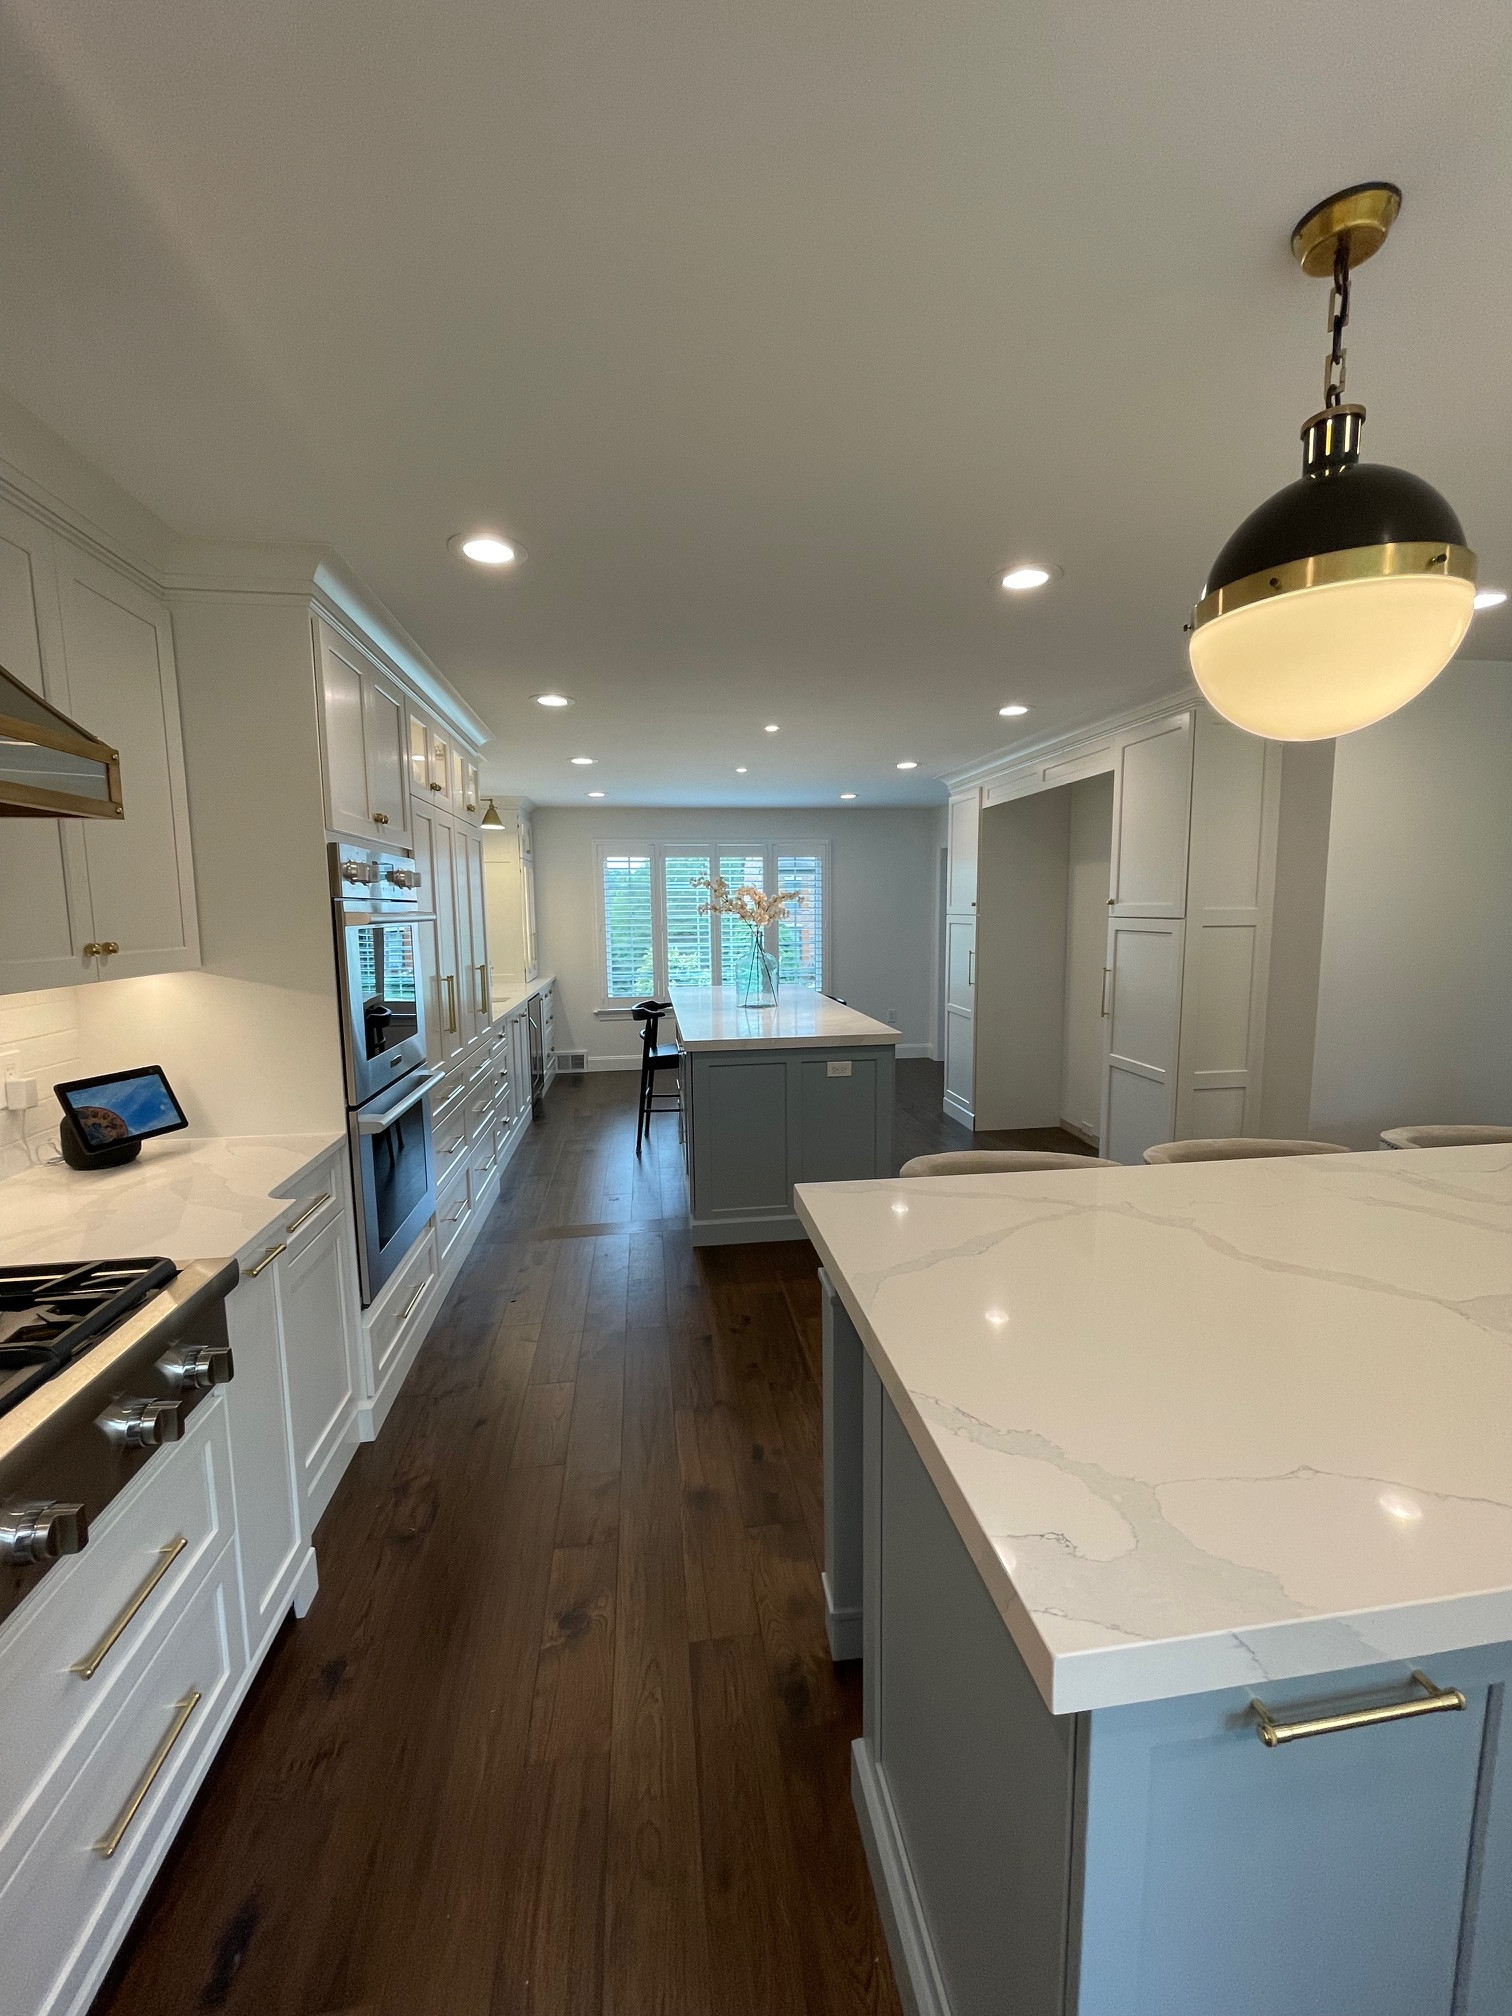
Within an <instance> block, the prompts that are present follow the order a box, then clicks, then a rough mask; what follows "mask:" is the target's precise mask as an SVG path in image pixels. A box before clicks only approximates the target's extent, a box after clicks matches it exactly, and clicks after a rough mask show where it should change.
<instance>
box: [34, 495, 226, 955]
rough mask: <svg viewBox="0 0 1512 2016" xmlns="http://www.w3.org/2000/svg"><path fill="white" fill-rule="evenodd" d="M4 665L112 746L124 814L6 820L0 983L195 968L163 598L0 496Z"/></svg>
mask: <svg viewBox="0 0 1512 2016" xmlns="http://www.w3.org/2000/svg"><path fill="white" fill-rule="evenodd" d="M0 664H4V665H5V667H6V669H7V670H8V671H10V672H12V673H13V674H14V675H15V676H16V677H17V678H19V679H20V680H22V682H23V683H24V684H26V685H29V686H31V687H33V689H34V690H35V691H37V692H40V693H41V694H42V695H43V697H44V698H46V699H48V700H50V701H51V702H52V704H53V705H54V706H55V707H59V708H61V709H62V710H63V712H64V713H65V714H68V715H69V716H71V717H72V718H73V719H75V720H77V721H79V722H80V723H81V725H82V726H84V727H85V728H87V729H88V730H89V732H90V733H91V734H94V735H98V736H99V737H100V738H101V739H102V740H103V741H106V742H108V743H109V744H110V745H111V747H112V748H115V749H118V750H119V751H120V757H121V791H122V799H123V816H122V817H121V818H120V819H119V820H114V819H112V820H104V819H89V820H77V821H75V820H55V819H36V820H33V819H7V820H5V821H3V822H0V990H4V991H7V992H10V991H17V990H20V989H27V988H34V987H56V986H72V985H76V984H77V983H78V982H80V981H82V980H91V979H115V978H123V977H127V976H130V975H134V974H140V973H164V972H176V971H180V970H182V969H183V968H185V967H193V966H198V964H199V928H198V920H197V916H196V910H195V900H194V865H193V856H192V853H191V850H190V844H189V801H188V792H187V789H186V786H185V779H184V754H183V738H182V735H181V733H180V728H179V711H178V685H177V680H176V677H175V672H174V660H173V630H172V624H171V621H170V618H169V613H168V608H167V605H166V604H165V603H163V602H162V601H160V600H159V599H158V598H157V597H156V596H154V595H151V594H149V593H148V591H147V590H146V589H145V588H143V587H142V586H141V585H140V583H139V582H137V581H135V580H134V579H132V578H131V577H130V576H128V575H127V574H125V573H123V572H121V571H120V570H119V569H117V568H114V567H111V566H109V565H107V564H106V563H105V562H104V561H103V560H100V559H97V558H96V557H95V556H94V555H93V554H90V553H85V552H83V551H82V550H81V549H80V548H78V547H76V546H74V545H73V544H72V543H71V542H70V541H68V540H66V539H63V538H61V537H58V536H57V535H55V534H53V533H51V532H49V531H48V530H47V529H46V528H45V527H43V526H41V525H38V524H37V523H36V522H35V520H33V519H31V518H30V517H29V516H28V515H27V514H26V513H25V512H23V511H19V510H17V509H16V508H15V507H14V506H12V505H9V504H5V505H0ZM104 948H108V949H104Z"/></svg>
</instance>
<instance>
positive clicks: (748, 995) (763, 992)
mask: <svg viewBox="0 0 1512 2016" xmlns="http://www.w3.org/2000/svg"><path fill="white" fill-rule="evenodd" d="M750 935H751V944H750V949H749V951H748V952H747V954H746V960H745V971H744V973H743V974H742V976H741V982H740V1005H741V1007H742V1008H775V1007H776V1006H777V961H776V960H775V959H774V958H773V956H772V954H771V953H770V952H768V950H767V949H766V946H765V945H764V944H763V943H762V934H761V933H760V932H759V931H752V932H751V934H750Z"/></svg>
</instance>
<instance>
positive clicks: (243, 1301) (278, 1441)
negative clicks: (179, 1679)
mask: <svg viewBox="0 0 1512 2016" xmlns="http://www.w3.org/2000/svg"><path fill="white" fill-rule="evenodd" d="M226 1329H227V1333H228V1335H229V1337H230V1340H231V1351H232V1355H233V1357H234V1359H235V1361H236V1377H235V1378H234V1379H233V1380H232V1381H231V1383H230V1385H229V1386H228V1387H227V1388H226V1421H227V1426H228V1427H229V1429H230V1431H231V1464H232V1472H233V1485H234V1490H235V1497H236V1538H237V1551H238V1553H239V1555H240V1557H241V1569H242V1591H243V1600H244V1601H245V1604H246V1612H247V1638H248V1651H249V1654H250V1656H251V1657H252V1658H254V1659H255V1658H256V1657H257V1656H258V1654H259V1653H260V1651H261V1649H262V1646H263V1644H264V1642H265V1641H266V1639H267V1637H268V1634H269V1632H270V1631H271V1630H272V1629H273V1628H274V1627H275V1626H276V1625H277V1623H278V1620H279V1618H280V1616H281V1615H282V1614H283V1591H284V1587H285V1578H286V1577H287V1575H288V1572H289V1570H290V1568H291V1567H292V1566H293V1562H294V1557H295V1555H296V1554H297V1553H298V1551H299V1548H300V1544H301V1543H300V1527H299V1488H298V1481H297V1477H296V1474H295V1466H294V1450H293V1445H292V1442H291V1439H290V1434H289V1400H288V1393H287V1390H286V1388H285V1385H284V1363H283V1349H282V1340H281V1339H280V1336H279V1330H278V1290H277V1276H276V1275H275V1273H274V1270H273V1269H272V1268H271V1267H269V1268H267V1269H265V1270H264V1272H263V1273H261V1274H259V1275H258V1276H257V1277H256V1278H255V1279H253V1278H252V1277H251V1276H249V1275H247V1274H243V1276H242V1278H241V1280H240V1281H239V1282H238V1283H237V1285H236V1287H235V1289H234V1290H233V1291H232V1294H231V1298H230V1300H229V1301H228V1302H227V1304H226Z"/></svg>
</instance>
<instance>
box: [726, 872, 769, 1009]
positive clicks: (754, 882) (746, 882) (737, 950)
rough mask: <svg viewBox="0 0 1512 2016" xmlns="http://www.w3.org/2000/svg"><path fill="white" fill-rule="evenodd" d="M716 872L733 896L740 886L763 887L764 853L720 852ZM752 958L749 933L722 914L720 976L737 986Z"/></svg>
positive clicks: (764, 873) (764, 877) (736, 921)
mask: <svg viewBox="0 0 1512 2016" xmlns="http://www.w3.org/2000/svg"><path fill="white" fill-rule="evenodd" d="M719 872H720V874H721V875H723V877H724V879H725V881H726V882H727V883H728V884H729V885H730V892H731V894H732V895H733V894H734V892H735V890H737V889H740V888H746V889H761V890H765V888H766V855H765V854H764V853H762V854H721V855H720V857H719ZM750 958H751V934H750V932H749V930H748V929H747V928H746V926H745V925H744V924H742V923H741V922H740V920H739V918H738V917H721V918H720V920H719V967H720V978H721V979H722V980H723V981H724V982H725V983H726V985H731V986H733V985H736V984H738V983H739V982H740V981H741V980H743V979H744V977H745V971H746V967H747V966H748V965H749V963H750Z"/></svg>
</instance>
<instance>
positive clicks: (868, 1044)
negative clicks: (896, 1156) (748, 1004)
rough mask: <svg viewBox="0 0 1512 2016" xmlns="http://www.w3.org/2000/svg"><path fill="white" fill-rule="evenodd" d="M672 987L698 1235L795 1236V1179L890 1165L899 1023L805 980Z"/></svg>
mask: <svg viewBox="0 0 1512 2016" xmlns="http://www.w3.org/2000/svg"><path fill="white" fill-rule="evenodd" d="M670 992H671V1000H672V1008H673V1012H674V1014H675V1015H676V1017H677V1040H678V1047H679V1049H680V1050H681V1051H682V1066H681V1081H682V1103H683V1136H684V1146H685V1152H686V1157H687V1165H688V1209H689V1213H690V1215H691V1217H692V1220H693V1243H694V1245H695V1246H714V1245H726V1244H731V1243H736V1242H741V1243H743V1242H746V1241H750V1240H756V1239H801V1238H802V1237H803V1228H802V1226H801V1225H800V1224H799V1222H798V1219H797V1217H796V1215H795V1214H794V1211H793V1185H794V1184H795V1183H832V1182H844V1181H846V1180H847V1179H855V1178H865V1177H877V1176H890V1175H891V1174H892V1116H893V1073H894V1059H895V1056H896V1051H897V1043H898V1031H897V1030H896V1029H890V1028H889V1027H888V1026H887V1024H886V1023H885V1022H877V1021H874V1020H873V1019H872V1017H871V1016H870V1015H862V1014H860V1013H859V1012H858V1011H857V1010H856V1009H854V1008H848V1007H847V1006H846V1005H845V1003H844V1002H841V1001H835V1000H832V999H831V998H830V996H829V995H827V994H816V993H815V992H814V990H813V989H812V988H809V987H791V986H789V987H784V988H783V989H782V992H781V994H780V996H779V998H778V1002H777V1006H776V1007H775V1008H742V1007H741V1006H740V1003H739V999H738V996H737V993H736V990H735V989H734V988H733V987H679V986H674V987H673V988H672V989H671V990H670Z"/></svg>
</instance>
